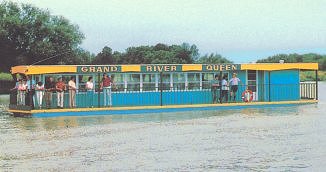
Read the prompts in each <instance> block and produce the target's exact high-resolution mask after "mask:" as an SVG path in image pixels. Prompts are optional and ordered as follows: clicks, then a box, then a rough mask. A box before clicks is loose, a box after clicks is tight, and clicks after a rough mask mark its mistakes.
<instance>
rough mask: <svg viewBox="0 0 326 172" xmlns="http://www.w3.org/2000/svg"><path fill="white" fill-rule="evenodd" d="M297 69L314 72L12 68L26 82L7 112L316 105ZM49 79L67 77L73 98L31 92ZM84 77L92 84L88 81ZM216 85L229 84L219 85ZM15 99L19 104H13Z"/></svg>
mask: <svg viewBox="0 0 326 172" xmlns="http://www.w3.org/2000/svg"><path fill="white" fill-rule="evenodd" d="M300 70H311V71H316V74H317V70H318V64H317V63H282V64H279V63H273V64H212V65H210V64H183V65H176V64H162V65H95V66H91V65H51V66H49V65H48V66H43V65H40V66H15V67H12V70H11V72H12V74H13V76H14V77H15V79H16V80H17V81H18V79H19V78H22V80H26V87H27V91H26V92H20V91H19V90H18V91H17V90H15V91H13V92H12V93H11V95H10V105H9V110H8V111H9V112H11V113H13V114H14V115H18V116H21V115H27V116H31V115H33V116H36V117H52V116H76V115H77V116H83V115H85V116H86V115H124V114H142V113H156V112H178V111H192V110H224V109H243V108H247V107H266V106H270V107H275V106H280V105H282V106H285V105H289V104H306V103H316V102H317V100H318V92H317V90H318V86H317V81H314V82H309V83H300V77H299V75H300ZM104 73H106V75H107V76H108V78H109V79H110V84H109V85H108V86H107V87H101V83H102V81H103V80H102V76H103V74H104ZM234 73H236V74H237V77H238V78H239V80H241V83H239V84H238V85H237V89H236V91H235V90H233V89H231V85H229V84H230V82H229V81H230V80H231V79H232V75H233V74H234ZM216 76H218V77H217V80H216V81H215V84H217V85H219V86H216V88H215V90H213V89H212V84H211V83H212V81H213V80H214V78H215V77H216ZM50 77H51V78H53V79H54V80H57V79H58V78H62V79H63V80H64V82H65V83H66V84H67V83H68V81H69V79H70V78H75V80H74V84H75V86H76V88H75V90H74V91H73V92H75V95H74V96H75V97H73V98H72V99H71V98H70V100H69V96H70V94H71V91H70V90H69V88H70V87H69V88H68V87H67V89H66V90H65V91H64V92H63V97H64V99H63V101H64V104H63V107H64V108H57V96H56V95H57V92H58V90H49V89H45V90H43V89H35V88H36V84H37V83H39V82H41V83H42V84H44V83H45V82H46V81H47V79H48V78H50ZM89 78H92V80H91V81H89ZM221 78H224V80H225V81H223V80H222V79H221ZM20 81H21V80H20ZM88 81H89V82H90V83H92V85H93V86H94V87H93V88H91V89H89V88H88V87H86V83H87V82H88ZM111 81H112V82H111ZM222 82H224V83H229V84H227V85H222ZM18 84H19V83H17V85H18ZM21 84H22V83H21ZM111 84H112V85H111ZM231 90H233V92H234V93H235V94H236V95H237V96H236V98H235V99H234V101H233V100H232V101H231V100H230V99H228V97H229V95H230V92H231ZM246 90H247V91H248V90H249V91H248V92H249V93H251V94H252V95H250V96H251V99H249V102H246V103H245V102H244V100H243V99H242V97H241V95H242V93H243V92H244V91H246ZM214 91H216V92H215V93H214V96H216V97H217V99H219V97H222V98H223V100H222V98H221V99H220V102H219V103H215V101H214V97H213V96H212V92H214ZM225 93H226V96H225ZM45 94H51V95H52V96H51V98H50V99H49V100H48V101H49V102H50V104H49V107H48V108H44V107H46V101H45V100H44V99H45V98H44V96H43V97H41V99H42V100H43V102H42V103H38V102H37V101H38V100H39V99H38V97H36V96H37V95H45ZM223 94H224V96H222V95H223ZM18 97H19V98H20V99H19V100H20V101H17V98H18ZM224 98H225V100H224ZM22 99H24V101H22ZM72 100H74V101H75V102H76V105H74V106H71V104H70V106H69V101H72ZM109 100H112V104H110V103H109V104H108V103H107V102H110V101H109ZM246 100H247V99H246ZM247 101H248V100H247Z"/></svg>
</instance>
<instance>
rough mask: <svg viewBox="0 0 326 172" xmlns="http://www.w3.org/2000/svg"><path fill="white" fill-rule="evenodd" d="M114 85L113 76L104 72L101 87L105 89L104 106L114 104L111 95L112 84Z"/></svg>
mask: <svg viewBox="0 0 326 172" xmlns="http://www.w3.org/2000/svg"><path fill="white" fill-rule="evenodd" d="M112 85H113V82H112V80H111V78H110V77H109V76H108V75H107V74H106V73H104V74H103V79H102V82H101V85H100V89H103V94H104V106H108V107H111V106H112V96H111V86H112Z"/></svg>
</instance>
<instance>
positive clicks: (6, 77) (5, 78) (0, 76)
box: [0, 73, 12, 81]
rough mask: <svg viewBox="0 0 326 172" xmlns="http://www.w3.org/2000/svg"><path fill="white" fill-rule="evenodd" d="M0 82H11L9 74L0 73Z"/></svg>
mask: <svg viewBox="0 0 326 172" xmlns="http://www.w3.org/2000/svg"><path fill="white" fill-rule="evenodd" d="M0 80H1V81H12V77H11V74H10V73H0Z"/></svg>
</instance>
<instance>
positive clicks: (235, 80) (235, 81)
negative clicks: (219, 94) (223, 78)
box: [230, 73, 241, 102]
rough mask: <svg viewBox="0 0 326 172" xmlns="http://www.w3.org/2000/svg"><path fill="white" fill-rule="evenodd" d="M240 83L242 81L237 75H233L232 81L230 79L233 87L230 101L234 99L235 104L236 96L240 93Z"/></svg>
mask: <svg viewBox="0 0 326 172" xmlns="http://www.w3.org/2000/svg"><path fill="white" fill-rule="evenodd" d="M239 82H241V80H240V79H239V78H238V77H237V74H236V73H233V75H232V79H230V85H231V93H230V100H231V99H232V97H233V101H234V102H235V98H236V94H237V91H238V85H239Z"/></svg>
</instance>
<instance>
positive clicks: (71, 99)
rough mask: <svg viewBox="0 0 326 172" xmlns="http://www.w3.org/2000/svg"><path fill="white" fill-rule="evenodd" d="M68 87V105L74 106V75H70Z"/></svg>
mask: <svg viewBox="0 0 326 172" xmlns="http://www.w3.org/2000/svg"><path fill="white" fill-rule="evenodd" d="M68 88H69V107H70V108H75V107H76V83H75V77H73V76H72V77H71V78H70V81H69V82H68Z"/></svg>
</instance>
